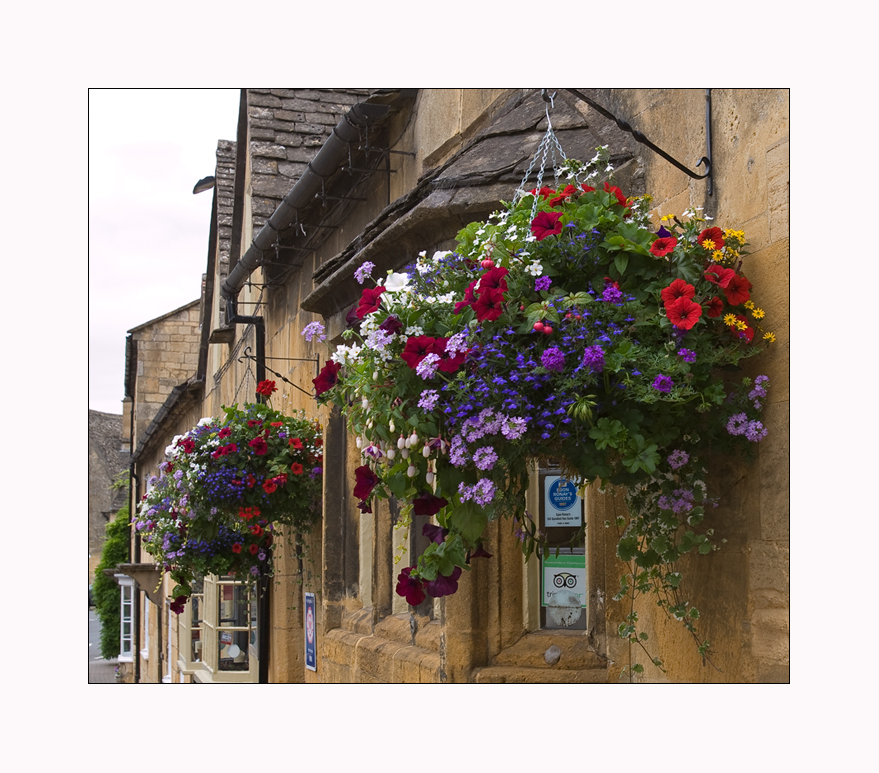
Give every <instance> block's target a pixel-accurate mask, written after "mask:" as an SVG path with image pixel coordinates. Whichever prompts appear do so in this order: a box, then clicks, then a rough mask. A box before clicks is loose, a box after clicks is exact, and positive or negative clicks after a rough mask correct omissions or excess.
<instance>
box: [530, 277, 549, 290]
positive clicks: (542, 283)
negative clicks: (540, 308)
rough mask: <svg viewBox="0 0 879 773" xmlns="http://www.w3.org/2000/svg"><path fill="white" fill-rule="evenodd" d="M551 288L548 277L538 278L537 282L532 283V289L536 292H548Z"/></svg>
mask: <svg viewBox="0 0 879 773" xmlns="http://www.w3.org/2000/svg"><path fill="white" fill-rule="evenodd" d="M550 287H552V279H551V278H550V277H548V276H541V277H538V279H537V281H536V282H535V283H534V289H535V290H536V291H537V292H540V291H541V290H549V288H550Z"/></svg>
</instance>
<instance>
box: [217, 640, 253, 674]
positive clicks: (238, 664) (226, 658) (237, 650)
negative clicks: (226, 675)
mask: <svg viewBox="0 0 879 773" xmlns="http://www.w3.org/2000/svg"><path fill="white" fill-rule="evenodd" d="M248 636H249V633H248V632H247V631H219V633H218V636H217V653H218V661H219V670H220V671H247V670H248V669H249V668H250V657H249V654H248V651H247V650H248V648H247V639H248Z"/></svg>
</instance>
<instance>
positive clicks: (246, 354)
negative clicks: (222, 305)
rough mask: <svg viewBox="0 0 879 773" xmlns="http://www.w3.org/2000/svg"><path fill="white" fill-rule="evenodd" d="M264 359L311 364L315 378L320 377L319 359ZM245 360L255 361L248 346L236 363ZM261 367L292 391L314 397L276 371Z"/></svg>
mask: <svg viewBox="0 0 879 773" xmlns="http://www.w3.org/2000/svg"><path fill="white" fill-rule="evenodd" d="M265 359H266V360H281V361H283V362H313V363H314V365H315V378H317V377H318V376H319V375H320V357H266V358H265ZM245 360H253V361H254V362H255V361H256V356H255V355H253V354H250V347H249V346H246V347H245V348H244V353H243V354H242V355H241V356H240V357H239V358H238V362H244V361H245ZM263 367H264V368H265V369H266V370H267V371H268V372H269V373H271V374H272V375H273V376H275V377H276V378H279V379H281V381H283V382H284V383H286V384H289V385H290V386H291V387H293V388H294V389H298V390H299V391H300V392H302V394H304V395H308V396H309V397H314V395H313V394H312V393H311V392H307V391H306V390H304V389H303V388H302V387H301V386H299V385H298V384H294V383H293V382H292V381H290V379H288V378H287V377H286V376H282V375H281V374H280V373H278V371H276V370H272V369H271V368H269V367H268V366H266V365H265V364H263Z"/></svg>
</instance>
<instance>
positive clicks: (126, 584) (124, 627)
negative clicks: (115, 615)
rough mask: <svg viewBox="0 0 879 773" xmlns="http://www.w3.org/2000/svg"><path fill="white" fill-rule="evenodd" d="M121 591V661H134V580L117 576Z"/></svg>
mask: <svg viewBox="0 0 879 773" xmlns="http://www.w3.org/2000/svg"><path fill="white" fill-rule="evenodd" d="M115 577H116V581H117V582H118V583H119V589H120V590H121V592H122V593H121V601H120V609H119V623H120V625H119V660H120V661H121V662H123V663H131V662H132V661H133V660H134V643H133V642H134V579H133V578H131V577H128V576H126V575H124V574H117V575H115Z"/></svg>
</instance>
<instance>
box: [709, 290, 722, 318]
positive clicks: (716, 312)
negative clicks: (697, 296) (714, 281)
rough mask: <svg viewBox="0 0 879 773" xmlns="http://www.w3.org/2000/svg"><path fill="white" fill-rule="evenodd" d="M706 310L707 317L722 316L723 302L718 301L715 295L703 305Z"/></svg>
mask: <svg viewBox="0 0 879 773" xmlns="http://www.w3.org/2000/svg"><path fill="white" fill-rule="evenodd" d="M705 306H706V308H707V310H708V316H709V317H719V316H720V315H721V314H723V301H722V300H720V298H718V297H717V296H716V295H715V296H714V297H713V298H712V299H711V300H710V301H708V303H707V304H705Z"/></svg>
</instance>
